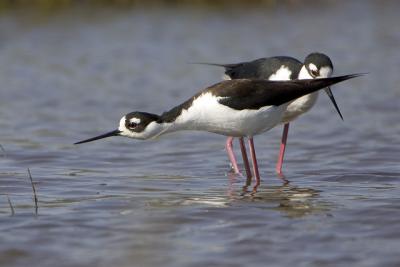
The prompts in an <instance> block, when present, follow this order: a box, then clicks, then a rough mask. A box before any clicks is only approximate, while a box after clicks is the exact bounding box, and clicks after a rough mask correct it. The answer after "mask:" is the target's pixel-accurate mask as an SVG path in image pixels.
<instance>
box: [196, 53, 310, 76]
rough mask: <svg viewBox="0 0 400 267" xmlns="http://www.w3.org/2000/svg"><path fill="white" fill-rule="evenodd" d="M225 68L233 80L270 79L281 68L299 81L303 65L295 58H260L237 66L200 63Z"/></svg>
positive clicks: (236, 64)
mask: <svg viewBox="0 0 400 267" xmlns="http://www.w3.org/2000/svg"><path fill="white" fill-rule="evenodd" d="M198 64H206V65H212V66H218V67H223V68H225V74H226V75H228V76H229V77H230V78H231V79H269V77H270V76H271V75H273V74H274V73H276V72H277V71H278V70H279V69H280V68H281V67H282V65H283V66H286V67H288V68H289V69H290V70H291V71H292V73H291V75H290V79H291V80H294V79H297V77H298V75H299V72H300V70H301V66H302V63H301V62H300V61H298V60H297V59H295V58H292V57H285V56H278V57H268V58H259V59H256V60H253V61H246V62H240V63H235V64H217V63H198Z"/></svg>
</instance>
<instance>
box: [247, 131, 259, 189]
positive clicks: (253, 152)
mask: <svg viewBox="0 0 400 267" xmlns="http://www.w3.org/2000/svg"><path fill="white" fill-rule="evenodd" d="M249 146H250V155H251V161H252V163H253V173H254V177H255V178H256V186H258V185H259V184H260V181H261V179H260V173H259V172H258V164H257V157H256V150H255V148H254V142H253V137H249Z"/></svg>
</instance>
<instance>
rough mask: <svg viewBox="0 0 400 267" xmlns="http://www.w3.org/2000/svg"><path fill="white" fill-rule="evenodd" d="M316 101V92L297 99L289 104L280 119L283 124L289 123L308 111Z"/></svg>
mask: <svg viewBox="0 0 400 267" xmlns="http://www.w3.org/2000/svg"><path fill="white" fill-rule="evenodd" d="M317 99H318V92H315V93H312V94H308V95H305V96H302V97H300V98H297V99H296V100H294V101H293V102H291V103H290V104H289V105H288V107H287V109H286V111H285V113H284V114H283V117H282V122H283V123H288V122H291V121H292V120H294V119H296V118H297V117H298V116H300V115H301V114H303V113H306V112H307V111H309V110H310V109H311V108H312V107H313V106H314V104H315V102H316V101H317Z"/></svg>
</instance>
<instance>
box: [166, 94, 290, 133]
mask: <svg viewBox="0 0 400 267" xmlns="http://www.w3.org/2000/svg"><path fill="white" fill-rule="evenodd" d="M286 107H287V105H281V106H279V107H275V106H267V107H263V108H260V109H258V110H251V109H246V110H235V109H232V108H230V107H228V106H224V105H221V104H220V103H218V99H217V98H216V97H215V96H213V95H211V94H210V93H207V94H204V95H202V96H200V97H198V98H197V99H196V100H194V101H193V103H192V106H191V107H190V108H189V109H188V110H184V111H183V112H182V114H181V115H180V116H179V117H178V118H177V119H176V121H175V123H174V125H173V126H171V128H170V129H169V130H168V131H177V130H199V131H207V132H212V133H217V134H222V135H226V136H234V137H241V136H254V135H257V134H260V133H262V132H265V131H268V130H269V129H271V128H273V127H274V126H276V125H277V124H279V123H280V122H281V120H282V116H283V113H284V111H285V110H286Z"/></svg>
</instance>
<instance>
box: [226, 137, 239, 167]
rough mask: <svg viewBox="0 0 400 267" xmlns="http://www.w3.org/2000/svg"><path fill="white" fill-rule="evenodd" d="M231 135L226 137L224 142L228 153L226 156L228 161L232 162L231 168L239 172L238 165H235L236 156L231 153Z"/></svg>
mask: <svg viewBox="0 0 400 267" xmlns="http://www.w3.org/2000/svg"><path fill="white" fill-rule="evenodd" d="M232 143H233V137H231V136H230V137H228V139H226V143H225V148H226V152H227V153H228V157H229V161H230V162H231V164H232V168H233V170H234V171H235V173H240V170H239V167H238V165H237V161H236V157H235V154H234V153H233V149H232V147H233V144H232Z"/></svg>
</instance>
